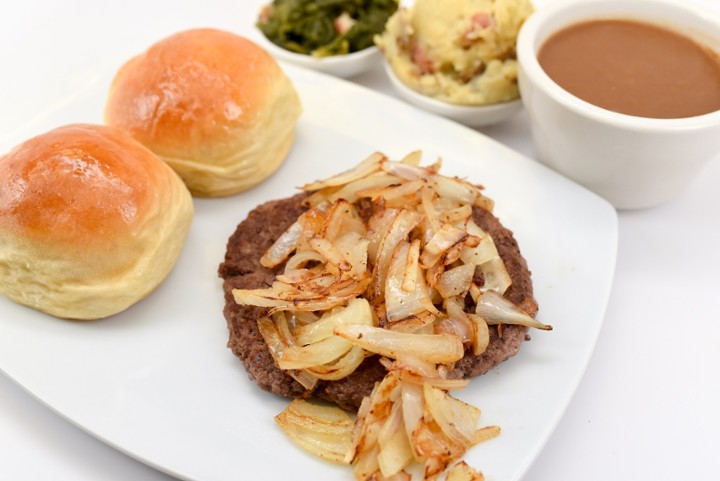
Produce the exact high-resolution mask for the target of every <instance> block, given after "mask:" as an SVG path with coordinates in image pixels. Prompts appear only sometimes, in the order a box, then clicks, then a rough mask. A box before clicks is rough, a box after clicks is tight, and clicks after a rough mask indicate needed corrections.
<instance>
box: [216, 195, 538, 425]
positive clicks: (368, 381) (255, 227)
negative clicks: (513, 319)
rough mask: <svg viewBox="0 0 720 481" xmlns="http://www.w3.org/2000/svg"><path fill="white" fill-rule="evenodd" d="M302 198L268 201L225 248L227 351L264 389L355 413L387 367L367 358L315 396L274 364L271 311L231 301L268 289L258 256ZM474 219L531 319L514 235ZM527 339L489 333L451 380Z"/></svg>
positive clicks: (475, 371) (482, 214)
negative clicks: (264, 323)
mask: <svg viewBox="0 0 720 481" xmlns="http://www.w3.org/2000/svg"><path fill="white" fill-rule="evenodd" d="M305 196H306V194H304V193H301V194H298V195H296V196H294V197H290V198H287V199H282V200H276V201H271V202H267V203H265V204H263V205H260V206H259V207H256V208H255V209H254V210H253V211H251V212H250V213H249V214H248V217H247V219H245V220H244V221H243V222H241V223H240V224H239V225H238V227H237V229H236V231H235V233H234V234H233V235H232V236H231V237H230V239H229V240H228V244H227V252H226V254H225V261H224V262H223V263H222V264H221V265H220V269H219V275H220V277H221V278H223V279H224V284H223V287H224V290H225V309H224V314H225V318H226V320H227V325H228V329H229V341H228V347H229V348H230V349H231V350H232V352H233V353H235V355H237V356H238V357H239V358H240V360H241V361H242V363H243V365H244V366H245V369H246V370H247V372H248V374H249V376H250V379H252V380H253V381H255V382H256V383H257V384H258V385H259V386H260V387H261V388H263V389H265V390H267V391H270V392H274V393H276V394H280V395H282V396H287V397H308V396H310V395H311V394H313V395H315V396H318V397H320V398H322V399H326V400H328V401H332V402H335V403H336V404H338V405H339V406H341V407H342V408H344V409H348V410H353V411H354V410H357V408H358V406H359V405H360V402H361V401H362V398H363V397H364V396H366V395H368V394H370V391H371V390H372V387H373V385H374V384H375V382H377V381H380V380H381V379H382V378H383V377H384V375H385V372H386V371H385V368H383V367H382V366H381V365H380V363H379V362H378V359H377V356H372V357H368V358H367V359H366V360H365V361H364V362H363V364H361V365H360V367H359V368H358V369H357V370H356V371H355V372H354V373H353V374H351V375H350V376H348V377H346V378H345V379H342V380H339V381H333V382H328V381H321V382H320V383H318V385H317V387H316V388H315V390H314V392H309V391H307V390H306V389H305V388H304V387H302V386H301V385H300V383H298V382H297V381H295V380H294V379H293V378H292V377H290V376H289V375H287V374H285V373H284V372H283V371H282V370H280V368H278V367H277V366H276V365H275V362H274V360H273V358H272V355H271V354H270V352H269V350H268V348H267V345H266V344H265V341H264V340H263V338H262V336H261V335H260V331H259V330H258V327H257V322H256V320H257V318H258V317H260V316H262V315H264V314H266V312H267V309H264V308H259V307H254V306H241V305H238V304H237V303H236V302H235V299H234V298H233V294H232V291H233V289H257V288H264V287H270V285H271V284H272V281H273V279H274V277H275V275H276V274H278V273H279V272H281V270H282V266H281V267H280V268H278V269H277V270H270V269H267V268H265V267H263V266H262V265H260V257H261V256H262V255H263V253H264V252H265V251H266V250H267V249H268V248H269V247H270V246H271V245H272V243H273V242H274V241H275V239H277V237H279V236H280V234H282V233H283V232H284V231H285V229H287V228H288V227H289V226H290V225H291V224H292V223H293V222H294V221H295V220H296V219H297V218H298V216H299V215H300V214H301V213H302V212H303V211H304V210H305V209H304V208H303V206H302V200H303V199H304V197H305ZM473 219H474V220H475V222H476V223H477V224H478V225H479V226H480V227H481V228H482V229H483V230H485V231H486V232H488V233H489V234H490V235H492V237H493V239H494V241H495V244H496V246H497V249H498V252H499V253H500V256H501V257H502V259H503V261H504V262H505V266H506V268H507V270H508V272H509V274H510V277H511V278H512V281H513V282H512V286H511V287H510V288H509V289H508V291H507V292H506V293H505V296H506V297H507V298H508V299H510V300H511V301H512V302H514V303H515V304H517V305H519V306H521V307H522V308H523V309H524V310H525V311H526V312H527V313H529V314H530V315H533V316H534V315H535V313H536V312H537V304H536V302H535V299H534V298H533V293H532V282H531V279H530V271H529V270H528V267H527V263H526V262H525V259H523V257H522V256H521V255H520V250H519V249H518V245H517V242H516V241H515V239H514V237H513V235H512V232H510V231H509V230H508V229H506V228H505V227H503V226H502V225H501V224H500V222H499V220H498V219H497V218H496V217H495V216H494V215H492V214H491V213H490V212H488V211H486V210H483V209H479V208H475V209H474V212H473ZM526 339H528V336H527V328H526V327H523V326H511V325H506V326H503V328H502V335H498V330H497V329H496V328H492V327H491V329H490V344H489V346H488V348H487V350H486V351H485V352H484V353H483V354H481V355H479V356H475V355H472V354H471V353H469V352H466V354H465V357H464V358H463V359H461V360H460V361H458V362H457V363H456V364H455V369H454V370H453V371H452V372H451V375H452V376H453V377H456V378H460V377H464V376H479V375H480V374H484V373H485V372H487V371H488V370H490V369H491V368H492V367H494V366H495V365H497V364H498V363H500V362H502V361H504V360H505V359H507V358H509V357H510V356H513V355H515V354H516V353H517V352H518V350H519V348H520V345H521V344H522V342H523V341H524V340H526Z"/></svg>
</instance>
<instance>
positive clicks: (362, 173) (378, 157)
mask: <svg viewBox="0 0 720 481" xmlns="http://www.w3.org/2000/svg"><path fill="white" fill-rule="evenodd" d="M385 159H386V157H385V155H383V154H381V153H379V152H375V153H373V154H372V155H371V156H370V157H368V158H367V159H365V160H363V161H362V162H360V163H359V164H358V165H356V166H355V167H353V168H352V169H349V170H346V171H345V172H342V173H340V174H338V175H335V176H333V177H330V178H329V179H326V180H320V181H316V182H310V183H309V184H305V185H304V186H302V189H303V190H305V191H308V190H318V189H322V188H324V187H335V186H338V185H343V184H347V183H349V182H352V181H354V180H357V179H361V178H363V177H366V176H368V175H370V174H372V173H373V172H376V171H377V170H379V169H380V164H381V163H382V161H383V160H385Z"/></svg>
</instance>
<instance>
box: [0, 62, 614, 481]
mask: <svg viewBox="0 0 720 481" xmlns="http://www.w3.org/2000/svg"><path fill="white" fill-rule="evenodd" d="M283 68H284V69H285V71H286V72H287V73H288V74H289V75H290V77H291V78H292V80H293V82H294V84H295V86H296V87H297V89H298V91H299V93H300V96H301V99H302V103H303V109H304V113H303V115H302V117H301V119H300V122H299V125H298V130H297V137H296V141H295V144H294V146H293V148H292V151H291V152H290V155H289V158H288V159H287V161H286V162H285V164H284V165H283V166H282V167H281V168H280V170H279V171H278V172H277V173H276V174H275V175H273V176H272V177H271V178H270V179H268V180H267V181H266V182H264V183H263V184H261V185H260V186H258V187H256V188H254V189H252V190H251V191H249V192H246V193H243V194H240V195H236V196H233V197H228V198H224V199H195V200H194V202H195V209H196V212H195V217H194V221H193V224H192V227H191V229H190V233H189V235H188V238H187V242H186V244H185V247H184V250H183V252H182V255H181V256H180V259H179V261H178V264H177V265H176V267H175V269H174V270H173V272H172V273H171V275H170V276H169V277H168V279H167V280H166V282H164V283H163V284H162V285H161V286H160V287H159V288H158V289H157V290H156V291H155V292H154V293H152V294H151V295H150V296H149V297H148V298H146V299H145V300H143V301H141V302H140V303H138V304H136V305H135V306H133V307H131V308H130V309H128V310H127V311H125V312H123V313H121V314H119V315H116V316H114V317H111V318H108V319H104V320H99V321H91V322H72V321H65V320H60V319H56V318H53V317H51V316H48V315H45V314H42V313H40V312H37V311H34V310H31V309H29V308H26V307H23V306H20V305H17V304H14V303H13V302H11V301H9V300H7V299H5V298H0V370H1V371H2V372H4V373H5V374H6V375H7V376H9V377H10V378H12V379H14V380H15V381H16V382H17V383H18V384H20V385H21V386H22V387H23V388H25V389H26V390H27V391H28V392H30V393H31V394H32V395H34V396H35V397H37V398H38V399H39V400H41V401H42V402H43V403H44V404H45V405H47V406H48V407H49V408H50V409H52V410H54V411H55V412H57V413H58V414H59V415H61V416H63V417H65V418H66V419H67V420H68V421H69V422H71V423H74V424H76V425H77V426H79V427H80V428H82V429H84V430H86V431H87V432H89V433H91V434H92V435H94V436H96V437H97V438H98V439H100V440H102V441H104V442H106V443H108V444H109V445H111V446H114V447H115V448H117V449H119V450H120V451H123V452H125V453H127V454H128V455H130V456H133V457H135V458H137V459H139V460H140V461H142V462H145V463H147V464H149V465H152V466H154V467H156V468H157V469H159V470H162V471H164V472H167V473H169V474H171V475H174V476H176V477H178V478H181V479H187V480H198V481H200V480H202V481H230V480H233V481H235V480H237V479H243V478H244V477H245V475H247V474H249V473H252V478H253V479H254V480H268V481H270V480H278V479H295V478H296V477H297V473H303V474H302V478H303V479H313V480H318V481H322V480H341V479H352V475H351V473H350V470H349V469H348V468H347V467H345V466H339V465H334V464H330V463H328V462H325V461H322V460H319V459H316V458H315V457H313V456H311V455H309V454H306V453H305V452H303V451H301V450H300V449H299V448H297V447H296V446H295V445H293V444H292V443H291V442H290V441H289V440H288V438H286V437H285V435H284V434H283V433H282V432H281V431H280V429H279V428H278V427H277V426H276V425H275V422H274V420H273V416H275V415H276V414H278V413H279V412H280V411H281V410H282V409H284V407H285V406H286V405H287V402H288V401H287V400H286V399H283V398H279V397H276V396H273V395H271V394H268V393H266V392H263V391H261V390H260V389H259V388H257V387H256V385H255V384H254V383H253V382H252V381H250V380H249V379H248V377H247V374H246V373H245V371H244V369H243V367H242V365H241V364H240V362H239V361H238V360H237V359H236V358H235V357H234V356H233V355H232V353H231V352H230V351H229V350H228V349H227V348H226V347H225V344H226V341H227V329H226V326H225V320H224V318H223V314H222V310H223V291H222V284H221V280H220V279H219V278H218V276H217V273H216V272H217V267H218V265H219V263H220V262H221V261H222V259H223V255H224V252H225V243H226V241H227V238H228V236H229V235H230V234H231V233H232V232H233V230H234V229H235V226H236V225H237V223H238V222H239V221H241V220H242V219H243V218H244V217H245V215H246V214H247V212H248V211H249V210H250V209H252V208H253V207H255V206H256V205H258V204H260V203H262V202H264V201H267V200H270V199H275V198H281V197H286V196H288V195H290V194H292V193H293V192H295V189H296V187H297V186H299V185H302V184H303V183H305V182H308V181H311V180H314V179H317V178H322V177H326V176H330V175H332V174H334V173H337V172H339V171H341V170H344V169H347V168H349V167H351V166H353V165H355V164H356V163H358V162H359V161H361V160H362V159H364V158H365V157H366V156H367V155H369V154H371V153H372V152H374V151H376V150H379V151H382V152H384V153H386V154H388V155H389V156H390V157H391V158H400V157H401V156H403V155H404V154H406V153H408V152H410V151H413V150H418V149H420V150H422V151H423V152H424V158H425V161H426V163H430V162H432V161H434V160H435V158H436V157H438V156H440V157H441V158H442V159H443V169H442V171H441V172H442V173H444V174H447V175H458V176H462V177H465V178H467V179H469V180H470V181H472V182H475V183H481V184H483V185H484V186H485V187H486V194H487V195H488V196H489V197H491V198H493V199H494V200H495V201H496V209H495V213H496V215H497V216H498V217H499V218H500V219H501V221H502V222H503V223H504V224H505V225H506V226H507V227H509V228H510V229H511V230H513V231H514V233H515V236H516V238H517V240H518V242H519V244H520V247H521V250H522V253H523V255H524V256H525V258H526V259H527V261H528V264H529V266H530V268H531V270H532V272H533V279H534V285H535V294H536V298H537V299H538V302H539V304H540V311H539V315H538V317H539V319H541V320H542V321H543V322H545V323H548V324H552V325H553V326H554V330H553V331H551V332H538V331H532V332H531V335H532V340H531V341H530V342H527V343H525V344H524V345H523V347H522V348H521V351H520V353H519V354H518V355H517V356H515V357H514V358H512V359H510V360H508V361H506V362H505V363H503V364H501V365H500V366H498V367H497V368H495V369H493V370H492V371H491V372H489V373H488V374H486V375H484V376H482V377H480V378H477V379H475V380H474V381H473V382H472V383H471V384H470V386H469V387H468V388H466V389H464V390H462V391H456V393H455V394H456V395H457V396H458V397H460V398H462V399H465V400H467V401H469V402H471V403H472V404H474V405H476V406H478V407H480V408H481V409H482V412H483V414H482V416H481V420H480V424H481V425H487V424H497V425H499V426H500V427H501V428H502V434H501V435H500V436H499V437H498V438H496V439H493V440H491V441H488V442H486V443H483V444H480V445H478V446H476V447H474V448H472V449H471V450H470V451H469V453H468V454H467V456H466V458H465V459H466V460H467V461H468V462H469V463H470V464H471V465H473V466H474V467H475V468H477V469H480V470H482V471H483V472H484V473H485V475H486V477H487V479H489V480H504V481H514V480H518V479H520V478H521V477H522V475H523V473H524V472H525V471H526V469H527V468H528V466H529V465H530V463H531V462H532V461H533V459H534V458H535V457H536V456H537V455H538V453H539V452H540V450H541V449H542V447H543V445H544V443H545V442H546V440H547V439H548V437H549V436H550V435H551V433H552V431H553V429H554V428H555V426H556V424H557V422H558V421H559V419H560V417H561V416H562V414H563V412H564V411H565V409H566V407H567V405H568V403H569V402H570V399H571V398H572V395H573V393H574V391H575V389H576V387H577V385H578V383H579V382H580V380H581V377H582V375H583V372H584V371H585V367H586V365H587V363H588V360H589V358H590V356H591V353H592V350H593V347H594V345H595V341H596V339H597V336H598V332H599V330H600V327H601V324H602V321H603V317H604V313H605V308H606V304H607V300H608V296H609V292H610V287H611V283H612V278H613V271H614V266H615V255H616V240H617V215H616V213H615V210H614V209H613V208H612V207H611V206H610V205H609V204H608V203H607V202H605V201H604V200H602V199H600V198H599V197H597V196H596V195H594V194H592V193H590V192H589V191H587V190H585V189H584V188H582V187H579V186H578V185H576V184H574V183H572V182H570V181H568V180H567V179H565V178H563V177H561V176H560V175H558V174H556V173H555V172H553V171H551V170H549V169H547V168H546V167H544V166H542V165H540V164H538V163H536V162H535V161H533V160H530V159H528V158H525V157H523V156H521V155H520V154H518V153H516V152H514V151H512V150H510V149H508V148H506V147H504V146H503V145H501V144H499V143H497V142H495V141H493V140H492V139H490V138H488V137H485V136H483V135H481V134H479V133H478V132H476V131H474V130H471V129H468V128H465V127H462V126H460V125H458V124H456V123H453V122H451V121H448V120H445V119H442V118H439V117H435V116H433V115H431V114H428V113H425V112H422V111H419V110H417V109H415V108H413V107H411V106H409V105H407V104H405V103H403V102H401V101H399V100H396V99H393V98H389V97H386V96H383V95H382V94H379V93H377V92H373V91H371V90H368V89H365V88H363V87H360V86H358V85H355V84H352V83H349V82H346V81H343V80H339V79H336V78H334V77H329V76H326V75H323V74H319V73H315V72H311V71H305V70H302V69H299V68H296V67H292V66H290V65H283ZM111 75H112V72H108V73H107V75H99V76H98V77H97V78H96V79H95V80H94V81H93V82H92V83H91V84H90V85H89V86H88V87H87V88H85V89H83V91H82V92H78V93H77V95H76V96H74V97H73V101H72V102H70V103H68V104H65V105H63V106H61V107H60V108H58V109H56V110H55V111H53V112H49V113H47V114H46V115H44V116H41V117H39V118H36V120H35V121H33V122H31V123H29V124H28V125H26V126H25V127H23V128H21V129H19V130H18V131H17V132H16V133H14V136H13V138H12V139H7V138H6V139H5V141H4V142H5V143H4V144H3V145H1V146H0V148H2V151H3V152H4V151H6V150H7V149H8V148H10V147H11V146H12V145H13V144H14V143H15V142H19V141H20V140H23V139H24V138H26V137H29V136H31V135H35V134H38V133H41V132H43V131H45V130H48V129H50V128H52V127H55V126H58V125H61V124H64V123H67V122H71V121H72V122H74V121H87V122H100V121H101V112H102V106H103V105H104V99H105V94H106V91H107V86H108V85H109V81H110V79H111Z"/></svg>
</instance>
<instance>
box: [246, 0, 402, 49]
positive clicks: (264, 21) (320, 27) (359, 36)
mask: <svg viewBox="0 0 720 481" xmlns="http://www.w3.org/2000/svg"><path fill="white" fill-rule="evenodd" d="M397 8H398V0H274V1H273V2H272V4H270V5H268V6H267V7H265V8H264V9H263V11H262V12H261V14H260V18H259V20H258V22H257V27H258V28H259V29H260V30H261V31H262V32H263V33H264V34H265V36H266V37H267V38H268V39H269V40H270V41H271V42H273V43H274V44H276V45H278V46H280V47H282V48H284V49H286V50H290V51H292V52H296V53H301V54H306V55H312V56H314V57H327V56H330V55H342V54H346V53H351V52H357V51H359V50H363V49H365V48H368V47H371V46H372V45H373V36H374V35H375V34H377V33H381V32H382V31H383V30H384V29H385V22H387V20H388V18H389V17H390V15H392V14H393V13H394V12H395V11H396V10H397Z"/></svg>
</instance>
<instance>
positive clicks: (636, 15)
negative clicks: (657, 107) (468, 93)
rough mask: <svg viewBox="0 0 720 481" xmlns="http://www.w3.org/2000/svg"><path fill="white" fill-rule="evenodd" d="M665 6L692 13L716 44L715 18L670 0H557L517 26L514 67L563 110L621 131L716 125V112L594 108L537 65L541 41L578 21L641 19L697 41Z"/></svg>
mask: <svg viewBox="0 0 720 481" xmlns="http://www.w3.org/2000/svg"><path fill="white" fill-rule="evenodd" d="M658 6H662V7H663V10H662V12H660V10H658V9H657V7H658ZM669 9H674V10H675V12H679V11H682V14H683V15H685V16H686V18H687V16H693V17H694V21H695V22H696V23H699V24H704V26H705V28H703V29H702V30H699V31H700V32H701V33H702V34H703V38H712V39H713V40H714V43H717V44H718V45H720V17H717V16H715V15H712V14H710V13H708V12H705V11H702V10H700V9H698V8H695V7H690V6H688V5H685V4H682V3H680V2H677V1H674V0H586V1H582V2H578V1H577V0H574V1H573V0H559V1H557V2H554V3H552V4H549V5H547V6H545V7H542V8H539V9H538V10H536V11H535V12H534V13H533V14H532V15H531V16H530V17H529V18H528V20H526V21H525V23H524V25H523V27H522V28H521V29H520V33H519V35H518V40H517V54H518V62H519V69H520V70H523V71H524V73H525V74H526V77H527V80H528V82H531V83H533V84H534V85H535V86H536V87H537V88H539V89H541V90H542V91H544V92H545V94H547V95H549V96H550V97H551V98H553V99H555V100H556V101H558V102H559V103H561V104H562V105H563V106H565V107H566V108H568V109H570V110H571V111H573V112H575V113H577V114H579V115H581V116H585V117H590V118H592V119H594V120H596V121H599V122H602V123H605V124H611V125H615V126H617V127H620V128H625V129H633V130H652V131H671V130H672V131H677V130H692V129H697V128H705V127H708V126H712V125H716V124H718V123H720V110H716V111H713V112H709V113H707V114H703V115H698V116H694V117H682V118H672V119H659V118H650V117H639V116H634V115H628V114H623V113H619V112H614V111H611V110H607V109H604V108H602V107H598V106H596V105H594V104H592V103H590V102H587V101H585V100H582V99H580V98H578V97H576V96H575V95H573V94H571V93H569V92H568V91H567V90H565V89H564V88H562V87H561V86H560V85H558V84H557V83H556V82H555V81H554V80H552V79H551V78H550V76H549V75H548V74H547V73H546V72H545V70H544V69H543V68H542V67H541V66H540V62H539V61H538V58H537V53H538V51H539V50H540V47H541V46H542V45H543V43H544V42H545V41H546V40H547V39H548V38H550V37H551V36H552V35H553V34H554V33H556V32H558V31H560V30H562V29H563V28H565V27H569V26H571V25H575V24H578V23H582V22H584V21H592V20H605V19H625V20H635V21H641V22H642V21H644V22H646V23H650V24H653V25H658V26H661V27H665V28H668V29H671V30H672V31H674V32H676V33H679V34H680V35H684V36H688V37H690V38H691V39H694V40H695V41H697V39H696V36H695V35H689V34H688V28H687V27H683V26H682V24H681V22H680V21H677V20H676V19H675V18H673V17H672V15H670V14H669V13H668V11H669ZM694 30H697V29H694ZM542 34H544V35H542ZM699 43H703V44H704V45H706V46H709V47H710V48H712V49H713V50H715V51H716V52H717V46H716V45H708V43H707V42H703V41H702V40H700V42H699ZM526 107H528V106H526Z"/></svg>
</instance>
